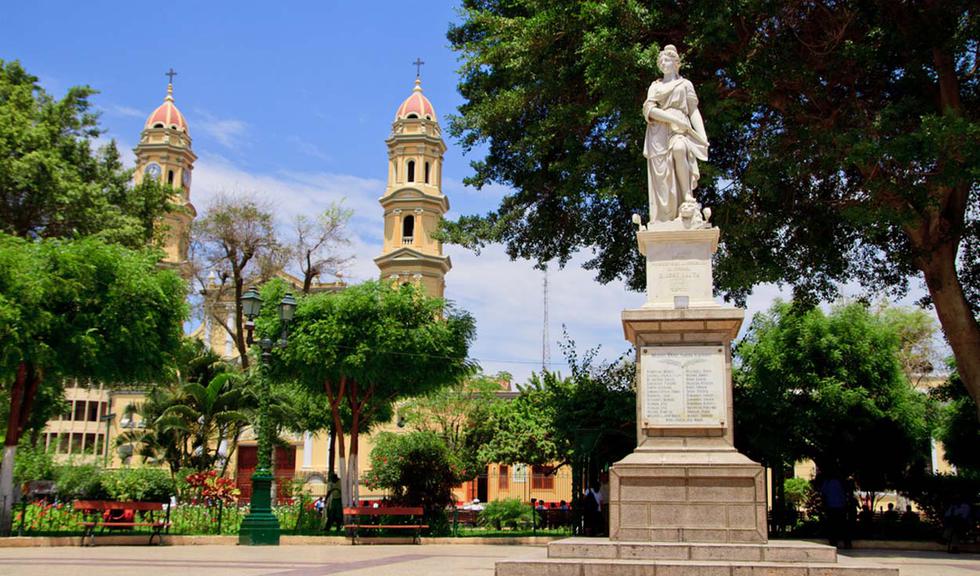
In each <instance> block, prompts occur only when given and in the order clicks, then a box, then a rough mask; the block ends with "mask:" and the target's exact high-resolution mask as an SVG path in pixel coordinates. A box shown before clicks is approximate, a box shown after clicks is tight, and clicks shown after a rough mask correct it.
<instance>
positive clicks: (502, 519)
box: [479, 498, 535, 530]
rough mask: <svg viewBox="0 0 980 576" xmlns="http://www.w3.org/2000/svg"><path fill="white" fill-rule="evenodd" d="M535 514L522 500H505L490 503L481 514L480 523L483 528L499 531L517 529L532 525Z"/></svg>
mask: <svg viewBox="0 0 980 576" xmlns="http://www.w3.org/2000/svg"><path fill="white" fill-rule="evenodd" d="M534 514H535V512H534V510H532V509H531V506H530V505H529V504H526V503H524V502H522V501H521V500H520V499H518V498H505V499H503V500H496V501H494V502H490V503H488V504H487V505H486V507H485V508H484V509H483V511H482V512H480V516H479V522H480V525H481V526H484V527H487V528H495V529H497V530H500V529H501V528H504V527H507V528H511V529H516V528H518V527H519V526H521V525H528V524H531V522H532V520H533V519H534Z"/></svg>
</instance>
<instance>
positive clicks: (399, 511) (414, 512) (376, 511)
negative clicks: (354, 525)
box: [344, 506, 423, 516]
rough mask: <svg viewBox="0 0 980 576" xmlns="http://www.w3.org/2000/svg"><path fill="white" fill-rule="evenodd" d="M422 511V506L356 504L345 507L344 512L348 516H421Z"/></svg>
mask: <svg viewBox="0 0 980 576" xmlns="http://www.w3.org/2000/svg"><path fill="white" fill-rule="evenodd" d="M422 512H423V510H422V507H421V506H418V507H413V506H389V507H387V508H374V507H371V506H356V507H353V508H344V514H345V515H347V516H421V515H422Z"/></svg>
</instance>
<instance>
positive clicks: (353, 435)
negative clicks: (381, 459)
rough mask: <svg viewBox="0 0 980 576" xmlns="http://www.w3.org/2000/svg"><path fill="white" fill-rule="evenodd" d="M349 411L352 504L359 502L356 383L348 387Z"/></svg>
mask: <svg viewBox="0 0 980 576" xmlns="http://www.w3.org/2000/svg"><path fill="white" fill-rule="evenodd" d="M349 390H350V394H351V397H350V400H351V402H350V411H351V426H350V458H349V459H348V460H347V467H348V479H347V481H348V483H350V496H351V499H353V500H354V502H358V501H359V500H360V497H361V495H360V490H358V487H359V483H360V481H359V478H358V477H357V473H358V470H357V457H358V449H359V448H360V446H359V444H360V442H359V441H358V440H359V439H360V434H361V404H358V403H355V400H356V399H357V382H351V385H350V388H349Z"/></svg>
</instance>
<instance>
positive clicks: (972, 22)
mask: <svg viewBox="0 0 980 576" xmlns="http://www.w3.org/2000/svg"><path fill="white" fill-rule="evenodd" d="M978 36H980V20H978V19H977V16H976V11H975V9H974V8H973V4H972V3H970V2H967V1H965V0H951V1H948V2H925V3H916V2H912V3H909V2H891V1H888V0H872V1H867V2H857V1H844V2H829V1H816V2H799V1H793V0H784V1H779V2H776V1H768V2H756V1H745V2H728V3H724V4H719V3H718V2H710V1H707V0H690V1H683V2H679V1H658V2H652V3H641V2H636V1H635V0H611V1H606V2H557V3H556V2H549V1H544V0H517V1H512V0H507V1H503V0H467V1H465V2H464V3H463V11H462V21H461V22H460V23H459V24H456V25H453V26H451V27H450V30H449V40H450V42H451V43H452V46H453V48H454V49H455V50H457V51H458V52H459V53H460V55H461V59H462V68H461V75H462V78H461V81H460V85H459V89H460V92H461V94H462V96H463V97H464V99H465V102H464V104H463V105H462V106H461V107H460V108H459V115H458V116H457V117H455V118H453V119H452V121H451V125H450V132H451V133H452V134H453V135H454V136H456V137H457V138H458V139H459V141H460V142H461V144H462V145H463V148H464V150H473V149H475V148H479V149H481V150H486V154H485V156H484V157H483V158H481V159H479V160H477V161H475V162H474V163H473V167H474V169H475V174H474V175H473V176H472V177H471V178H469V179H468V181H467V182H468V183H469V184H471V185H474V186H476V187H481V186H485V185H488V184H491V183H498V184H503V185H506V186H509V187H510V188H512V192H511V193H510V194H508V195H506V196H505V197H504V198H503V200H502V201H501V203H500V206H499V207H498V208H497V209H495V210H494V211H491V212H490V213H488V214H485V215H467V216H462V217H460V218H458V219H457V220H456V221H454V222H449V223H447V224H446V226H445V230H444V236H445V238H446V239H448V240H450V241H453V242H456V243H460V244H463V245H467V246H472V247H479V246H481V245H483V244H485V243H487V242H502V243H504V244H505V245H506V248H507V251H508V253H509V254H510V256H511V257H512V258H517V257H520V258H530V259H534V260H536V261H537V262H539V263H545V262H549V261H551V260H558V261H559V262H560V263H565V262H567V261H568V259H569V258H570V256H571V255H572V254H573V253H575V252H576V251H577V250H579V249H583V248H584V249H588V250H591V251H592V252H593V253H594V255H595V256H594V258H592V259H591V260H590V261H589V262H588V263H587V264H586V266H587V267H588V268H590V269H593V270H595V271H596V275H597V278H598V279H599V280H600V281H602V282H608V281H610V280H612V279H614V278H619V277H622V278H624V279H625V280H627V281H628V283H629V284H630V285H631V286H632V287H633V288H634V289H637V290H639V289H642V288H643V287H644V283H645V282H644V270H645V268H644V266H645V264H644V261H643V258H642V257H641V256H640V254H638V252H637V250H636V248H635V241H634V239H633V235H634V232H635V230H634V229H633V227H632V226H631V224H630V217H631V215H632V214H634V213H640V214H643V213H645V212H646V210H647V207H648V201H647V195H646V174H645V166H644V164H645V163H644V161H643V157H642V151H641V144H642V136H643V133H644V129H645V124H644V120H643V118H642V115H641V113H640V110H641V104H642V101H643V99H644V97H645V94H646V89H647V87H648V85H649V83H650V82H651V81H652V80H654V79H655V78H657V77H659V73H658V71H657V69H656V57H657V54H658V50H659V49H658V46H662V45H665V44H668V43H670V44H675V45H677V46H678V48H679V50H680V52H681V54H682V57H683V59H684V63H683V67H682V70H681V72H682V74H683V75H685V76H686V77H687V78H688V79H690V80H691V81H692V82H693V84H694V85H695V87H696V88H697V90H698V95H699V98H700V105H699V108H700V109H701V110H702V115H703V117H704V118H705V123H706V125H707V132H708V135H709V139H710V140H711V150H710V153H709V161H708V162H706V163H703V165H702V168H701V180H700V188H699V189H698V191H697V197H698V199H699V200H700V201H701V202H702V203H703V204H705V205H706V206H710V207H712V209H713V210H714V214H715V216H714V222H715V223H716V224H717V225H718V226H719V227H720V228H721V229H722V230H723V232H724V242H723V244H722V245H721V246H719V250H718V256H717V259H716V266H715V273H716V276H715V279H716V282H717V287H718V289H719V291H720V292H722V293H724V294H725V295H726V296H727V297H729V298H733V299H734V300H735V301H737V302H744V299H745V297H746V295H747V294H748V293H749V292H750V291H751V289H752V287H753V286H754V285H756V284H758V283H762V282H786V283H789V284H791V285H792V286H793V287H794V288H795V290H796V293H797V295H798V296H800V297H808V298H810V299H813V298H821V299H824V300H831V299H833V298H834V297H835V296H836V294H837V293H838V290H839V286H840V285H841V283H844V282H847V281H851V280H856V281H858V282H860V283H862V284H863V285H864V286H865V287H867V288H868V289H869V290H871V291H885V292H889V293H892V294H903V293H904V292H905V291H906V289H907V287H908V282H909V279H910V278H913V277H916V276H917V277H919V278H921V279H923V280H924V281H925V284H926V286H927V287H928V290H929V296H930V298H931V300H932V302H933V304H934V305H935V307H936V311H937V313H938V316H939V320H940V323H941V324H942V327H943V330H944V331H945V333H946V337H947V339H948V340H949V343H950V345H951V347H952V349H953V352H954V354H955V355H956V359H957V363H958V365H959V368H960V374H961V376H962V378H963V381H964V383H965V384H966V388H967V390H969V392H970V394H971V396H973V398H974V399H978V398H980V326H978V324H977V321H976V317H975V314H976V313H977V311H978V309H977V303H978V302H980V221H978V218H977V216H978V213H980V212H978V210H977V206H978V205H980V202H978V193H980V189H978V187H977V185H976V182H977V181H978V176H980V146H978V140H980V125H978V123H977V103H978V100H980V90H978V88H980V74H976V73H975V71H976V66H977V57H976V39H977V37H978ZM958 263H959V265H958ZM978 416H980V414H978Z"/></svg>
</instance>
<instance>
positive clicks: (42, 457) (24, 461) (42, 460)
mask: <svg viewBox="0 0 980 576" xmlns="http://www.w3.org/2000/svg"><path fill="white" fill-rule="evenodd" d="M43 444H44V443H43V442H42V443H41V446H31V445H30V443H29V442H27V437H26V436H25V437H24V438H22V439H21V441H20V444H19V445H18V446H17V457H16V458H15V459H14V483H15V484H17V485H20V484H23V483H25V482H30V481H32V480H54V477H55V467H54V460H53V459H52V458H51V454H50V453H49V452H47V451H46V450H45V449H44V445H43Z"/></svg>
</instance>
